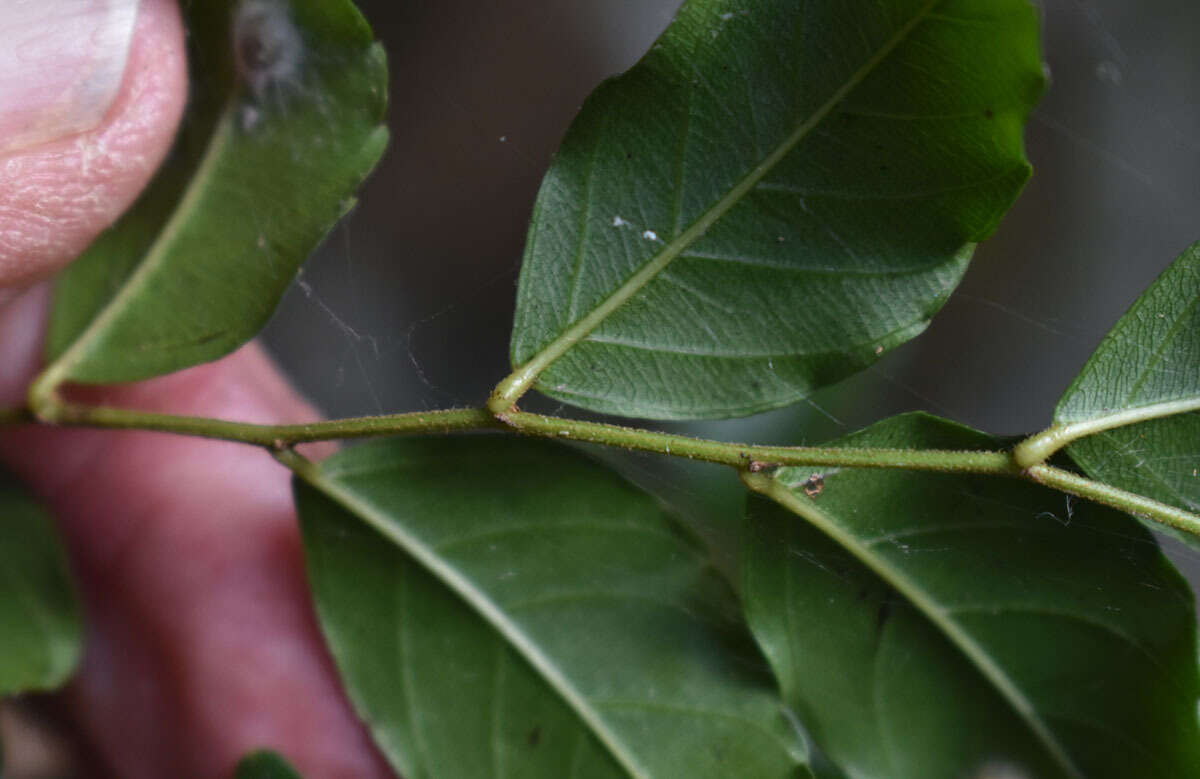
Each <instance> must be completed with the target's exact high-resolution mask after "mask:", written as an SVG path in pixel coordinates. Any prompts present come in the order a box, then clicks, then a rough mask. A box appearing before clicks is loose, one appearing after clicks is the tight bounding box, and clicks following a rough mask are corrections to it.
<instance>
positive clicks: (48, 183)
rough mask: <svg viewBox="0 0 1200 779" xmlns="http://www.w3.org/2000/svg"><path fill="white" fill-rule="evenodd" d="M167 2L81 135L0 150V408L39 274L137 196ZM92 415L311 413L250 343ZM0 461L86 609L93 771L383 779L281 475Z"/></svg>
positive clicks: (164, 55)
mask: <svg viewBox="0 0 1200 779" xmlns="http://www.w3.org/2000/svg"><path fill="white" fill-rule="evenodd" d="M186 92H187V73H186V62H185V58H184V43H183V29H182V26H181V21H180V17H179V12H178V9H177V7H176V6H175V0H142V5H141V9H140V11H139V16H138V20H137V26H136V30H135V33H134V40H133V44H132V48H131V49H130V55H129V62H128V66H127V69H126V71H125V74H124V77H123V81H122V87H121V91H120V93H119V95H118V97H117V99H116V101H115V102H114V103H113V105H112V107H111V108H110V109H109V111H108V113H107V115H106V116H105V119H104V120H103V122H102V123H101V124H100V125H99V126H98V127H96V128H95V129H93V130H91V131H88V132H86V133H83V134H81V135H75V136H72V137H69V138H64V139H59V140H56V141H52V142H48V143H45V144H42V145H40V146H36V147H32V148H25V149H21V150H19V151H16V152H10V153H6V154H3V155H0V406H5V407H6V406H11V405H14V404H18V403H20V402H21V399H22V398H23V395H24V392H25V389H26V387H27V385H28V382H29V380H30V378H31V377H32V376H33V375H34V374H35V373H36V371H37V370H38V368H39V365H40V345H41V341H42V337H43V332H44V327H45V317H46V310H47V302H48V294H47V286H46V284H45V282H44V280H45V279H47V278H48V277H50V276H51V275H52V274H53V273H54V272H55V271H56V270H58V269H59V268H61V267H62V266H63V265H65V264H66V263H68V262H70V260H71V259H73V258H74V257H75V256H76V255H78V254H79V253H80V252H81V251H82V250H83V249H84V248H85V247H86V246H87V245H88V244H89V243H90V242H91V241H92V240H93V239H94V238H95V236H96V235H98V234H99V233H100V232H101V231H102V230H103V229H104V228H106V227H107V226H108V225H110V224H111V223H112V221H113V220H114V219H115V218H116V217H118V216H119V215H120V213H121V212H122V211H124V210H125V209H126V208H128V206H129V205H130V204H131V203H132V202H133V200H134V199H135V198H136V197H137V195H138V193H139V192H140V191H141V190H142V188H143V187H144V186H145V184H146V183H147V182H148V180H149V178H150V177H151V175H152V174H153V172H154V170H155V168H156V167H157V166H158V165H159V164H160V163H161V161H162V159H163V157H164V156H165V155H166V152H167V150H168V148H169V146H170V143H171V139H172V137H173V135H174V132H175V129H176V127H177V125H178V122H179V118H180V115H181V113H182V110H183V106H184V104H185V102H186ZM85 397H86V398H87V399H88V400H90V401H96V402H103V403H106V404H112V405H120V406H129V407H135V408H140V409H145V410H150V411H163V412H170V413H176V414H188V415H195V416H207V417H220V418H225V419H235V420H241V421H248V422H263V423H267V422H296V421H303V420H306V419H311V418H313V416H314V412H313V410H312V409H311V408H310V407H309V406H308V405H307V404H306V403H305V402H304V401H303V400H302V399H300V398H299V397H297V396H296V394H295V393H294V392H293V391H292V390H291V388H290V387H289V386H288V384H287V382H286V380H284V379H283V378H282V377H281V376H280V375H279V374H278V372H277V371H276V370H275V368H274V366H273V365H272V364H271V362H270V360H269V359H268V358H267V357H266V356H265V355H264V354H263V353H262V351H261V350H260V349H259V348H257V347H256V346H254V345H251V346H248V347H246V348H244V349H242V350H240V351H238V352H237V353H235V354H233V355H231V356H230V357H228V358H226V359H224V360H220V361H218V362H215V363H212V364H209V365H204V366H200V367H197V368H192V369H190V370H186V371H182V372H180V373H177V374H174V375H172V376H168V377H164V378H161V379H156V380H153V381H148V382H143V383H141V384H136V385H129V386H124V387H119V388H114V389H89V390H86V395H85ZM0 460H2V461H3V462H4V464H5V465H6V466H7V467H8V468H10V469H11V470H13V471H14V472H16V473H17V474H18V475H19V476H20V477H22V478H23V479H24V480H25V481H26V482H27V483H28V484H29V485H30V487H31V488H32V489H33V491H34V492H35V493H37V494H38V495H39V497H40V498H41V499H42V500H43V501H44V502H45V504H46V505H47V506H48V507H49V508H50V509H51V510H52V512H53V513H54V515H55V516H56V518H57V519H58V522H59V526H60V528H61V531H62V534H63V536H64V538H65V541H66V545H67V548H68V552H69V554H70V558H71V562H72V568H73V572H74V575H75V578H76V580H77V583H78V585H79V589H80V592H81V593H82V597H83V601H84V606H85V610H86V614H87V635H86V646H85V653H84V659H83V663H82V667H81V669H80V671H79V673H78V675H77V676H76V677H75V679H74V680H73V681H72V682H71V683H70V685H69V686H68V688H67V690H66V691H65V692H64V693H62V694H61V700H62V705H63V707H64V709H65V711H66V712H67V715H68V717H69V718H70V719H71V721H72V722H73V723H74V725H75V726H76V727H77V730H78V733H79V734H80V735H81V737H82V738H83V739H84V740H86V741H87V742H88V746H89V748H90V751H91V752H92V753H94V754H95V755H96V756H97V758H98V760H99V761H100V762H101V763H102V764H103V765H102V766H95V767H94V771H95V774H96V775H98V776H104V775H112V776H120V777H131V778H132V779H138V778H139V777H154V778H155V779H160V778H161V777H164V776H172V777H206V778H207V777H224V776H230V775H231V774H232V770H233V766H234V765H235V764H236V762H237V760H238V759H239V758H240V757H241V756H242V755H244V754H245V753H246V752H248V751H250V750H253V749H258V748H264V747H266V748H271V749H275V750H277V751H279V752H280V753H282V754H284V755H285V756H286V757H287V758H288V759H289V760H290V761H291V762H293V764H294V765H295V766H296V767H297V768H298V769H299V770H300V771H301V772H302V773H303V774H304V775H306V776H310V777H347V778H349V777H354V778H355V779H370V778H371V777H386V776H391V774H390V772H389V771H388V769H387V768H386V767H385V765H384V763H383V761H382V759H381V758H380V757H379V755H378V753H377V752H376V751H375V749H374V748H373V746H372V745H371V743H370V740H369V738H368V736H367V734H366V732H365V730H364V728H363V727H362V725H361V724H360V723H359V722H358V720H357V719H356V718H355V716H354V714H353V712H352V711H351V709H350V707H349V705H348V704H347V702H346V699H345V696H344V694H343V692H342V691H341V688H340V685H339V683H338V681H337V677H336V673H335V671H334V669H333V666H332V663H331V661H330V659H329V656H328V654H327V652H326V651H325V649H324V645H323V643H322V641H321V638H320V635H319V633H318V630H317V626H316V623H315V618H314V616H313V611H312V605H311V601H310V598H309V594H308V589H307V585H306V582H305V577H304V571H303V561H302V553H301V547H300V539H299V534H298V531H297V526H296V521H295V515H294V510H293V507H292V502H291V493H290V488H289V482H288V474H287V472H286V471H285V470H284V469H283V468H282V467H281V466H279V465H278V464H276V463H275V461H274V460H273V459H272V458H271V457H269V456H268V455H267V454H266V453H264V452H263V451H261V450H259V449H256V448H253V447H248V446H244V445H239V444H233V443H224V442H217V441H204V440H199V439H189V438H183V437H177V436H169V435H163V434H157V433H148V432H113V431H102V430H82V429H53V428H48V427H45V426H26V427H23V428H19V429H13V430H8V431H6V432H4V433H3V434H0Z"/></svg>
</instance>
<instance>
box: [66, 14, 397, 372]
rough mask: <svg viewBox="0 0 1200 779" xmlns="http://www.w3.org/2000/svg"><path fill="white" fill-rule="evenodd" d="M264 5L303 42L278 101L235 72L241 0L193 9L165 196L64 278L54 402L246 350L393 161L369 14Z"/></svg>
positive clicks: (271, 88) (158, 191)
mask: <svg viewBox="0 0 1200 779" xmlns="http://www.w3.org/2000/svg"><path fill="white" fill-rule="evenodd" d="M260 5H261V6H262V7H265V8H268V9H271V10H270V13H271V14H273V18H274V20H275V21H274V22H273V23H274V24H276V25H285V26H288V27H290V28H292V29H293V30H294V31H295V34H296V35H298V36H299V38H300V40H301V41H302V50H301V51H302V54H301V55H300V59H299V61H298V62H297V63H295V65H294V69H293V71H292V72H288V73H284V74H283V75H282V76H281V77H280V78H279V79H277V80H276V81H274V82H269V83H268V84H267V85H266V86H265V87H263V88H262V89H254V88H252V86H251V85H249V84H245V83H242V82H243V80H249V79H251V78H253V77H252V76H249V75H247V76H245V77H241V76H239V75H238V74H237V72H236V71H235V69H234V65H233V59H234V53H233V48H234V47H235V45H236V41H233V40H232V39H231V34H230V29H231V27H232V26H234V25H233V22H232V18H233V16H234V15H235V14H237V13H238V8H239V7H240V6H239V3H238V2H237V0H221V2H215V3H190V4H188V5H187V8H186V14H187V24H188V28H189V33H190V37H189V44H190V48H189V58H190V61H191V66H192V71H193V73H194V74H195V75H194V78H193V92H194V94H193V98H192V101H191V104H192V107H191V109H190V111H189V114H188V116H187V117H186V118H185V122H184V126H183V131H182V134H181V137H180V139H179V141H178V142H177V145H176V149H175V151H174V152H173V154H172V157H171V159H170V160H169V161H168V164H167V165H166V166H165V167H164V170H163V172H162V173H161V174H160V175H159V177H158V178H157V179H156V180H155V182H154V183H153V184H152V185H151V187H150V189H148V190H147V192H146V194H145V195H143V197H142V198H141V199H140V200H139V201H138V203H137V204H135V206H134V208H133V209H132V210H131V211H130V212H129V213H128V214H126V216H125V217H123V218H122V219H121V220H120V221H119V222H118V223H117V225H116V226H114V228H112V229H111V230H109V231H108V232H107V233H105V234H104V235H103V236H101V238H100V239H99V240H98V241H97V242H96V243H95V244H94V245H93V246H92V247H91V248H90V249H89V250H88V252H86V253H85V254H84V256H83V257H81V258H80V259H79V260H78V261H77V262H75V263H74V264H73V265H72V266H71V267H70V268H68V270H67V271H66V272H65V273H64V274H63V275H62V276H61V277H60V280H59V282H58V285H57V287H56V293H55V298H56V303H55V306H54V312H53V314H52V319H51V325H50V335H49V338H48V342H47V353H48V357H49V359H50V361H51V367H50V368H49V369H48V372H47V376H48V377H49V378H47V379H46V382H47V383H48V384H49V385H50V386H53V385H55V384H57V383H60V382H62V381H75V382H83V383H111V382H119V381H122V382H123V381H134V380H138V379H143V378H149V377H151V376H155V375H160V374H163V373H169V372H172V371H174V370H179V369H181V368H184V367H189V366H191V365H195V364H198V363H201V362H206V361H209V360H213V359H216V358H217V357H220V356H222V355H224V354H227V353H228V352H230V351H232V350H233V349H235V348H237V347H238V346H240V345H241V344H243V343H245V342H246V341H247V340H249V339H250V338H251V337H253V336H254V335H255V334H256V333H257V332H258V330H259V329H260V328H261V327H262V325H264V324H265V323H266V321H267V319H268V318H269V317H270V315H271V313H272V311H273V310H274V308H275V305H276V303H277V302H278V300H279V298H280V297H281V296H282V294H283V291H284V289H285V288H286V286H287V285H288V284H289V283H290V281H291V279H292V277H293V275H294V273H295V271H296V269H297V268H298V267H299V265H300V263H301V262H303V260H304V259H305V258H306V257H307V255H308V254H309V253H310V252H311V251H312V250H313V249H314V248H315V247H316V245H317V243H318V242H319V241H320V239H321V238H322V237H323V236H324V235H325V233H326V232H328V230H329V229H330V228H332V226H333V225H334V223H335V222H336V221H337V220H338V219H339V218H340V217H341V216H343V215H344V214H345V213H346V211H347V210H348V208H349V207H350V205H351V204H352V203H353V198H352V195H353V192H354V191H355V189H357V187H358V185H359V184H360V183H361V182H362V180H363V179H364V178H365V177H366V175H367V174H368V173H369V172H370V170H371V168H373V167H374V164H375V162H376V161H377V159H378V158H379V156H380V154H381V153H382V151H383V148H384V146H385V144H386V138H387V134H386V130H384V129H383V127H382V125H381V122H382V119H383V113H384V109H385V105H386V62H385V58H384V55H383V51H382V48H380V47H379V45H378V44H376V43H374V42H373V40H372V37H371V32H370V29H369V27H367V25H366V23H365V21H364V20H363V19H362V17H361V16H360V15H359V14H358V12H357V10H356V9H355V8H354V6H353V4H352V3H350V2H348V0H338V2H335V3H318V2H315V1H314V0H278V1H277V2H267V3H262V4H260ZM246 34H250V33H246ZM254 83H255V84H257V83H258V82H257V81H255V82H254Z"/></svg>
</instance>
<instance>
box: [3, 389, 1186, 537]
mask: <svg viewBox="0 0 1200 779" xmlns="http://www.w3.org/2000/svg"><path fill="white" fill-rule="evenodd" d="M37 417H39V418H41V419H42V420H43V421H45V422H50V423H53V424H59V425H73V426H82V427H100V428H109V429H118V430H154V431H159V432H165V433H178V434H181V435H191V436H199V437H202V438H215V439H220V440H224V441H236V442H240V443H246V444H254V445H257V446H262V447H266V448H268V449H272V450H274V452H275V456H276V457H277V458H278V459H279V460H280V461H281V462H284V463H285V464H286V465H288V467H292V468H293V470H296V467H293V466H299V465H300V460H303V458H300V456H299V455H297V454H295V453H294V452H291V450H290V447H291V446H293V445H295V444H302V443H313V442H316V441H329V440H345V439H352V438H368V437H373V436H390V435H412V434H422V433H449V432H453V431H466V430H489V429H490V430H496V429H500V430H506V429H507V430H512V431H513V432H517V433H522V434H525V435H532V436H538V437H541V438H554V439H558V440H572V441H582V442H586V443H594V444H600V445H603V446H618V447H622V448H625V449H632V450H636V451H640V452H652V453H656V454H665V455H669V456H673V457H686V458H688V459H690V460H700V461H703V462H710V463H717V464H720V465H728V466H730V467H733V468H736V469H738V470H739V471H742V472H744V473H752V474H757V473H760V472H762V471H765V470H768V469H770V468H774V467H778V466H799V467H811V468H814V469H821V468H893V469H904V470H918V471H940V472H945V473H979V474H989V475H993V476H1010V477H1022V478H1026V479H1030V480H1032V481H1035V482H1037V483H1039V484H1043V485H1046V486H1048V487H1053V488H1055V489H1058V490H1061V491H1063V492H1067V493H1070V494H1072V495H1076V496H1078V497H1081V498H1087V499H1089V500H1093V501H1096V502H1097V503H1103V504H1105V505H1107V506H1112V507H1113V508H1117V509H1120V510H1122V511H1127V512H1130V513H1133V514H1137V515H1139V516H1143V517H1147V518H1149V519H1153V520H1155V521H1158V522H1162V523H1163V524H1165V525H1169V526H1171V527H1173V528H1176V529H1179V530H1183V531H1186V532H1189V533H1193V534H1196V535H1200V516H1197V515H1195V514H1192V513H1190V512H1187V511H1184V510H1182V509H1178V508H1175V507H1174V506H1169V505H1166V504H1164V503H1159V502H1158V501H1155V500H1150V499H1149V498H1145V497H1142V496H1141V495H1137V494H1134V493H1131V492H1126V491H1124V490H1120V489H1117V488H1116V487H1112V486H1110V485H1107V484H1104V483H1102V482H1096V481H1092V480H1091V479H1087V478H1084V477H1082V476H1078V475H1076V474H1073V473H1070V472H1068V471H1064V470H1061V469H1058V468H1052V467H1050V466H1047V465H1034V466H1032V467H1030V468H1025V469H1022V468H1020V467H1019V466H1018V465H1017V464H1016V463H1015V462H1014V460H1013V456H1012V454H1010V453H1008V452H988V451H983V452H981V451H954V450H943V449H877V448H854V447H841V446H825V447H811V446H795V447H793V446H751V445H747V444H737V443H726V442H723V441H711V440H705V439H701V438H689V437H688V436H682V435H675V434H672V433H660V432H656V431H653V430H641V429H637V428H630V427H621V426H619V425H608V424H602V423H598V422H582V421H578V420H574V419H563V418H561V417H551V416H543V415H541V414H530V413H526V412H522V411H513V412H510V413H507V414H500V415H498V416H493V415H492V413H491V412H490V411H489V410H488V409H482V408H469V409H446V410H441V411H427V412H414V413H408V414H391V415H386V416H376V417H352V418H348V419H335V420H330V421H326V422H312V423H308V424H299V425H257V424H250V423H246V422H230V421H226V420H221V419H206V418H201V417H185V416H173V415H170V414H154V413H148V412H144V411H136V410H133V409H123V408H111V407H107V406H85V405H79V404H73V403H68V402H65V401H62V400H59V399H58V398H57V397H56V396H54V395H52V394H51V395H46V396H44V402H43V405H42V407H41V408H39V409H38V413H37ZM26 421H35V420H34V414H33V413H32V412H31V411H29V410H27V409H9V410H5V411H2V412H0V424H3V423H19V422H26ZM296 458H300V459H299V460H297V459H296ZM304 462H307V461H304ZM308 467H311V468H316V467H317V466H315V465H312V464H311V463H310V464H309V466H308Z"/></svg>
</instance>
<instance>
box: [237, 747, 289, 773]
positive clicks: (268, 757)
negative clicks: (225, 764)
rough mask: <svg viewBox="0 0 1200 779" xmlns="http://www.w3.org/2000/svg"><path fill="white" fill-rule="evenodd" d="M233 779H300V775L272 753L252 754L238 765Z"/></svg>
mask: <svg viewBox="0 0 1200 779" xmlns="http://www.w3.org/2000/svg"><path fill="white" fill-rule="evenodd" d="M234 779H300V774H298V773H296V769H294V768H292V767H291V766H290V765H289V764H288V762H287V761H286V760H284V759H283V758H282V757H280V756H279V755H277V754H275V753H274V752H266V751H263V752H254V753H253V754H249V755H246V757H244V758H242V761H241V762H240V763H238V766H237V771H236V772H235V773H234Z"/></svg>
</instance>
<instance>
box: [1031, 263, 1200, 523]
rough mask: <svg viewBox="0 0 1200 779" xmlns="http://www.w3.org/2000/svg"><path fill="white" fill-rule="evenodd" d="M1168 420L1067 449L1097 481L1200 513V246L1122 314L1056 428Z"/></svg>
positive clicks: (1058, 413) (1063, 404) (1066, 400)
mask: <svg viewBox="0 0 1200 779" xmlns="http://www.w3.org/2000/svg"><path fill="white" fill-rule="evenodd" d="M1164 414H1170V415H1169V416H1159V417H1158V418H1149V419H1145V420H1144V421H1139V422H1136V423H1135V424H1128V425H1124V426H1121V427H1115V428H1112V429H1109V430H1104V431H1102V432H1099V433H1097V434H1095V435H1091V436H1089V437H1087V438H1083V439H1081V440H1079V441H1076V442H1075V443H1073V444H1071V446H1070V447H1069V448H1068V449H1067V452H1068V453H1069V454H1070V455H1071V458H1072V459H1073V460H1075V462H1077V463H1078V464H1079V465H1080V467H1082V468H1083V470H1084V471H1086V472H1087V474H1088V475H1089V476H1091V477H1092V478H1094V479H1099V480H1101V481H1104V482H1107V483H1109V484H1113V485H1115V486H1118V487H1122V488H1124V489H1127V490H1130V491H1132V492H1136V493H1138V494H1141V495H1145V496H1147V497H1151V498H1155V499H1157V500H1160V501H1163V502H1164V503H1170V504H1172V505H1175V506H1178V507H1180V508H1182V509H1186V510H1188V511H1193V512H1200V244H1196V245H1194V246H1192V247H1191V248H1190V249H1188V250H1187V251H1185V252H1184V253H1183V255H1182V256H1180V257H1179V259H1177V260H1176V261H1175V262H1174V264H1172V265H1171V267H1170V268H1168V269H1167V270H1166V271H1165V272H1164V273H1163V274H1162V276H1160V277H1159V278H1158V280H1157V281H1155V282H1154V284H1153V285H1151V287H1150V289H1148V290H1147V291H1146V292H1145V294H1143V295H1142V296H1141V297H1140V298H1139V299H1138V300H1137V302H1136V303H1134V304H1133V306H1132V307H1131V308H1130V309H1129V311H1128V313H1126V314H1125V316H1123V317H1121V320H1120V321H1119V322H1117V325H1116V327H1114V328H1113V329H1112V332H1110V333H1109V334H1108V335H1107V336H1106V337H1105V339H1104V341H1103V342H1102V343H1101V344H1100V347H1099V348H1098V349H1097V350H1096V352H1095V354H1093V355H1092V358H1091V359H1090V360H1089V361H1088V363H1087V365H1086V366H1084V368H1083V371H1082V372H1081V373H1080V374H1079V376H1078V377H1077V378H1076V379H1075V381H1074V383H1073V384H1071V387H1070V389H1068V390H1067V393H1066V394H1065V395H1064V396H1063V398H1062V400H1061V401H1060V402H1059V404H1058V408H1057V409H1056V410H1055V414H1054V421H1055V423H1056V424H1058V425H1100V426H1106V425H1107V424H1108V423H1109V422H1110V421H1113V420H1116V419H1119V418H1122V417H1130V416H1134V417H1136V416H1139V415H1142V416H1150V415H1164ZM1156 526H1157V525H1156Z"/></svg>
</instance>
